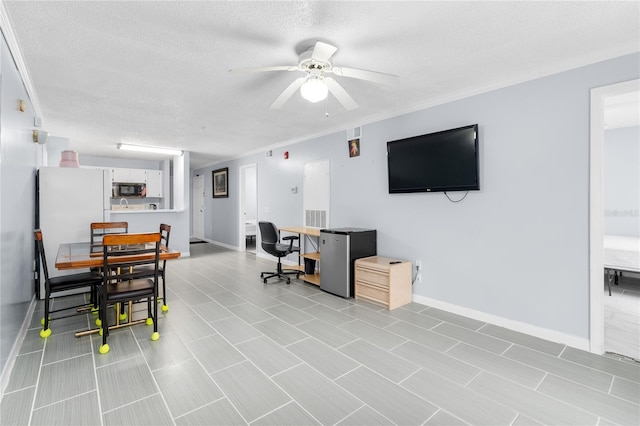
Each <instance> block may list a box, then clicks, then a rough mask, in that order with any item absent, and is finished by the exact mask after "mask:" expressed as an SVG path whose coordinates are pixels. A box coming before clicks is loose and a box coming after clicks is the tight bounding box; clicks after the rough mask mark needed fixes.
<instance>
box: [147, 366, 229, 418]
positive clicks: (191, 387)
mask: <svg viewBox="0 0 640 426" xmlns="http://www.w3.org/2000/svg"><path fill="white" fill-rule="evenodd" d="M153 376H154V378H155V380H156V382H157V383H158V387H159V388H160V391H161V392H162V395H163V397H164V400H165V401H166V403H167V405H168V406H169V411H170V412H171V415H172V416H173V417H178V416H181V415H184V414H187V413H189V412H191V411H193V410H196V409H198V408H201V407H203V406H205V405H207V404H210V403H212V402H213V401H216V400H218V399H220V398H222V397H223V396H224V395H223V394H222V392H220V389H218V386H217V385H216V384H215V383H214V381H213V380H212V379H211V377H210V376H209V374H207V372H206V371H204V369H203V368H202V366H201V365H200V364H199V363H198V362H197V361H196V360H195V359H193V358H192V359H190V360H187V361H185V362H182V363H177V364H173V365H170V366H168V367H165V368H162V369H160V370H156V371H154V372H153ZM185 379H186V380H185Z"/></svg>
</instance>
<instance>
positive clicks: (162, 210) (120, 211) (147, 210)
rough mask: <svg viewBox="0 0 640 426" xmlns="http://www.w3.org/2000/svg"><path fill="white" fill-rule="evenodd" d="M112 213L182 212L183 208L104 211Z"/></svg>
mask: <svg viewBox="0 0 640 426" xmlns="http://www.w3.org/2000/svg"><path fill="white" fill-rule="evenodd" d="M107 212H108V214H110V215H113V214H121V213H124V214H145V213H182V212H184V210H173V209H156V210H151V209H117V210H105V213H107Z"/></svg>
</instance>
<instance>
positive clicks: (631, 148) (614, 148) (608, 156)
mask: <svg viewBox="0 0 640 426" xmlns="http://www.w3.org/2000/svg"><path fill="white" fill-rule="evenodd" d="M604 208H605V210H604V232H605V234H608V235H626V236H629V237H640V215H639V213H640V127H638V126H633V127H623V128H620V129H611V130H606V131H605V132H604Z"/></svg>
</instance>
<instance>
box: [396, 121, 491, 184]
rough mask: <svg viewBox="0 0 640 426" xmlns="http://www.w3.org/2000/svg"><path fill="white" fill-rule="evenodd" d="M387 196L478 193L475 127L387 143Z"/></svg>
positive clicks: (476, 128) (475, 125) (474, 125)
mask: <svg viewBox="0 0 640 426" xmlns="http://www.w3.org/2000/svg"><path fill="white" fill-rule="evenodd" d="M387 167H388V171H389V193H390V194H396V193H406V192H443V191H469V190H479V189H480V182H479V178H478V176H479V175H478V125H477V124H472V125H470V126H465V127H460V128H457V129H451V130H444V131H442V132H436V133H429V134H426V135H421V136H414V137H411V138H407V139H400V140H396V141H391V142H387Z"/></svg>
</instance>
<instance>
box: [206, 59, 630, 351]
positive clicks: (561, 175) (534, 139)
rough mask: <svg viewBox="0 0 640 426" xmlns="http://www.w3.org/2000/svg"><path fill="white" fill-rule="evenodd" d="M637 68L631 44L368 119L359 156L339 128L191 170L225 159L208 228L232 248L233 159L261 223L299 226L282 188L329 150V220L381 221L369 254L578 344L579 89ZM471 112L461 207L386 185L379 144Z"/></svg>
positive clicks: (585, 299) (426, 284) (584, 259)
mask: <svg viewBox="0 0 640 426" xmlns="http://www.w3.org/2000/svg"><path fill="white" fill-rule="evenodd" d="M639 76H640V55H638V54H634V55H628V56H624V57H620V58H616V59H613V60H610V61H605V62H601V63H597V64H593V65H590V66H586V67H582V68H578V69H575V70H571V71H567V72H563V73H560V74H556V75H553V76H549V77H545V78H541V79H537V80H533V81H530V82H526V83H523V84H518V85H515V86H511V87H507V88H504V89H500V90H495V91H492V92H489V93H485V94H481V95H477V96H473V97H470V98H467V99H462V100H459V101H456V102H451V103H448V104H444V105H440V106H436V107H433V108H429V109H425V110H422V111H417V112H414V113H411V114H406V115H403V116H399V117H395V118H392V119H388V120H384V121H380V122H376V123H371V124H366V125H364V126H363V130H362V138H361V155H360V156H359V157H355V158H349V156H348V152H347V143H346V140H347V136H346V131H345V132H339V133H336V134H332V135H328V136H324V137H320V138H315V139H313V140H308V141H304V142H301V143H298V144H295V145H290V146H287V147H279V148H274V149H273V157H270V158H265V157H264V154H260V155H258V154H256V155H251V156H247V157H245V158H242V159H239V160H234V161H230V162H226V163H220V164H216V165H214V166H212V167H208V168H205V169H200V170H198V171H196V172H197V173H200V174H204V175H206V176H210V173H211V170H212V169H216V168H220V167H227V166H228V167H229V171H230V182H231V184H230V191H231V194H230V196H229V198H228V199H211V198H208V199H207V203H208V206H207V208H206V212H207V213H206V214H207V216H206V217H205V223H206V225H205V237H206V238H207V239H208V240H211V241H218V242H221V243H223V244H225V245H227V246H232V247H237V246H238V241H237V238H238V237H237V235H238V232H237V227H238V224H237V218H238V214H237V211H235V209H237V207H236V206H237V205H238V203H237V200H236V201H234V197H236V196H237V195H236V193H237V189H236V188H235V186H234V185H233V182H234V181H235V182H237V176H234V171H235V170H237V167H238V165H241V164H247V163H252V162H256V163H257V164H258V182H259V185H258V218H259V220H261V219H266V220H270V221H273V222H275V223H276V224H277V225H280V226H284V225H301V218H302V214H301V209H302V200H301V195H300V194H301V191H299V192H298V194H291V192H290V188H291V187H292V186H298V187H299V188H301V187H302V167H303V164H304V163H305V162H309V161H314V160H319V159H323V158H329V159H330V160H331V182H332V183H331V218H332V220H331V226H332V227H342V226H358V227H364V228H374V229H377V230H378V253H379V254H381V255H387V256H392V257H397V258H401V259H407V260H412V261H415V260H417V259H419V260H421V261H422V262H423V272H422V277H423V279H422V282H421V283H417V284H416V285H415V287H414V290H413V292H414V298H417V299H419V300H421V301H429V300H432V301H436V302H440V303H443V304H448V305H451V306H457V307H460V308H461V309H463V310H469V311H474V312H479V313H483V314H486V316H490V317H495V318H500V319H504V320H505V322H508V323H512V324H524V325H526V326H531V327H533V328H536V329H540V330H548V331H549V332H550V335H553V337H554V338H558V337H559V336H560V337H566V339H564V340H571V341H572V342H573V343H575V342H579V343H581V344H582V345H583V346H584V345H585V342H586V341H587V340H588V338H589V275H588V271H589V252H588V247H589V246H588V242H589V222H588V208H589V120H590V117H589V93H590V89H591V88H594V87H599V86H604V85H607V84H612V83H616V82H620V81H626V80H631V79H634V78H638V77H639ZM473 123H478V124H479V138H480V186H481V190H480V191H473V192H470V193H469V195H468V196H467V198H466V199H465V200H464V201H463V202H461V203H458V204H454V203H451V202H449V201H448V200H447V199H446V198H445V196H444V195H443V194H441V193H438V194H436V193H431V194H427V193H420V194H394V195H390V194H388V191H387V170H386V157H385V155H386V154H385V152H386V142H387V141H389V140H394V139H400V138H404V137H409V136H414V135H418V134H423V133H428V132H433V131H438V130H445V129H450V128H454V127H460V126H464V125H467V124H473ZM284 151H289V159H288V160H284V159H283V155H282V154H283V152H284ZM209 181H210V179H209ZM207 194H209V195H208V197H211V195H210V194H211V182H207ZM460 195H462V194H460ZM267 208H268V211H269V213H266V211H267ZM320 263H321V264H322V262H320Z"/></svg>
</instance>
